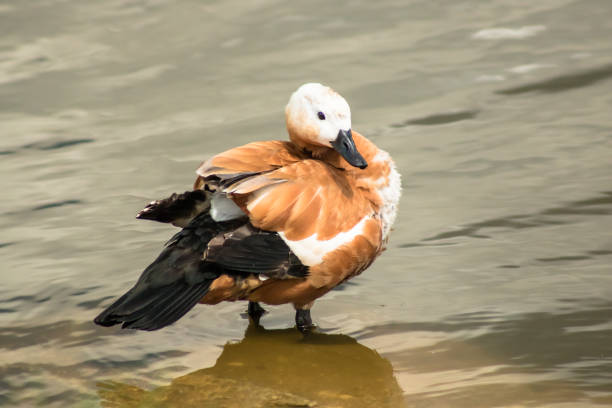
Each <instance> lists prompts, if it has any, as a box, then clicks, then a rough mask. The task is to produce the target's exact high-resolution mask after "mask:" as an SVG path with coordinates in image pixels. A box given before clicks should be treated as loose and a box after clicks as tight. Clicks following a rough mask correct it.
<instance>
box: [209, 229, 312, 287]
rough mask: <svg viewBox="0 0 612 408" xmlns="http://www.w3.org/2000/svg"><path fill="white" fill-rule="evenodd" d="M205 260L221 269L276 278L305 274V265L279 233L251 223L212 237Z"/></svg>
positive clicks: (301, 276) (306, 274)
mask: <svg viewBox="0 0 612 408" xmlns="http://www.w3.org/2000/svg"><path fill="white" fill-rule="evenodd" d="M206 261H207V262H211V263H215V264H217V265H219V266H221V267H222V268H224V269H228V270H232V271H239V272H244V273H255V274H264V275H266V276H268V277H271V278H277V279H283V278H288V277H297V278H304V277H306V276H308V267H307V266H305V265H303V264H302V263H301V262H300V260H299V259H298V258H297V256H295V254H294V253H293V252H291V249H289V247H288V246H287V244H286V243H285V241H283V239H282V238H281V237H280V235H278V233H276V232H272V231H264V230H260V229H257V228H255V227H253V226H252V225H250V224H245V225H243V226H241V227H239V228H237V229H235V230H233V231H231V232H229V233H225V234H222V235H219V236H217V237H215V238H213V239H212V240H211V241H210V242H209V244H208V250H207V253H206Z"/></svg>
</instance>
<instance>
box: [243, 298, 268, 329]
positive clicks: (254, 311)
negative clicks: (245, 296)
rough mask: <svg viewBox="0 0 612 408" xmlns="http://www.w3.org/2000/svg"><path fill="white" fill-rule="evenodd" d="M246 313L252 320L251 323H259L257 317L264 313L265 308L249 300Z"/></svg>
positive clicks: (259, 317)
mask: <svg viewBox="0 0 612 408" xmlns="http://www.w3.org/2000/svg"><path fill="white" fill-rule="evenodd" d="M247 313H248V314H249V317H250V318H251V319H252V320H253V323H255V324H257V325H259V319H261V316H263V315H264V313H266V309H264V308H263V307H261V305H260V304H259V303H257V302H251V301H249V308H248V310H247Z"/></svg>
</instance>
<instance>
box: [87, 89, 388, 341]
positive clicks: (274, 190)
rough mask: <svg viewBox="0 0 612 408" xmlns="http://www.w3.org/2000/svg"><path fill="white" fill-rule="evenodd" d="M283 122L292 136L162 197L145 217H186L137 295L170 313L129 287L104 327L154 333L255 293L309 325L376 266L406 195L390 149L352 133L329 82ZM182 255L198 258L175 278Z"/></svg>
mask: <svg viewBox="0 0 612 408" xmlns="http://www.w3.org/2000/svg"><path fill="white" fill-rule="evenodd" d="M285 117H286V121H287V130H288V133H289V138H290V141H288V142H287V141H284V142H283V141H267V142H253V143H249V144H246V145H244V146H240V147H236V148H233V149H230V150H227V151H225V152H223V153H220V154H218V155H216V156H214V157H212V158H210V159H209V160H207V161H205V162H204V163H203V164H202V165H201V166H200V167H199V168H198V169H197V174H198V177H197V179H196V181H195V183H194V192H193V193H190V192H187V193H184V194H182V195H178V196H177V195H173V196H171V197H170V198H168V199H166V200H161V201H157V202H153V203H151V204H150V205H149V206H147V208H145V210H143V211H142V212H141V213H139V218H149V219H154V220H158V221H163V222H172V223H174V224H175V225H183V224H185V223H187V227H186V228H185V229H184V230H183V231H182V232H181V233H179V234H177V237H178V238H177V237H175V238H173V240H171V241H170V243H169V244H168V248H167V249H166V250H165V251H164V252H162V254H161V255H160V258H158V260H157V261H156V262H154V263H153V264H152V265H151V266H150V267H149V268H147V269H146V270H145V272H144V273H143V277H141V279H140V280H139V282H138V283H137V285H136V286H135V287H134V289H132V291H131V292H134V293H140V292H142V293H149V292H151V293H152V295H151V296H153V297H155V296H157V297H158V298H159V300H158V301H159V304H161V305H162V306H163V307H161V306H158V307H157V309H160V310H161V309H163V310H164V312H163V313H162V314H161V315H162V316H164V318H165V320H163V322H161V323H159V322H156V320H155V316H152V315H151V313H146V311H143V310H142V309H139V308H138V305H140V304H142V305H145V306H146V305H149V307H150V304H151V303H153V304H155V303H156V302H157V300H156V299H157V298H155V299H153V300H155V302H154V301H151V300H150V299H147V298H143V297H142V296H141V297H137V299H136V300H132V299H131V298H130V296H128V295H130V293H131V292H128V294H126V295H124V297H122V298H121V299H119V300H118V301H117V302H115V304H113V305H112V306H111V307H109V309H107V310H106V311H105V312H103V313H102V314H101V315H100V316H99V317H98V318H97V319H96V322H98V323H100V324H103V325H111V324H116V323H120V322H123V323H124V327H135V328H141V329H145V330H154V329H157V328H160V327H163V325H165V324H169V323H168V322H170V323H172V321H174V320H176V319H178V318H180V316H182V314H184V313H185V312H186V311H185V309H186V310H188V308H190V307H192V306H193V304H195V302H200V303H205V304H217V303H220V302H222V301H235V300H248V301H250V302H251V303H250V305H253V304H254V303H253V302H263V303H267V304H283V303H292V304H293V305H294V306H295V307H296V310H297V314H296V322H297V323H298V327H299V328H300V329H305V328H306V326H309V325H310V315H309V311H308V310H309V308H310V307H311V306H312V304H313V302H314V300H316V299H317V298H318V297H320V296H322V295H324V294H325V293H327V292H328V291H329V290H331V289H333V288H334V287H335V286H337V285H339V284H340V283H342V282H344V281H345V280H347V279H350V278H351V277H353V276H355V275H357V274H359V273H361V272H362V271H363V270H365V269H366V268H367V267H369V266H370V265H371V263H372V262H373V261H374V259H375V258H376V257H377V256H378V255H379V254H380V253H381V252H382V250H383V249H384V245H385V243H386V241H387V236H388V233H389V230H390V227H391V224H392V223H393V221H394V218H395V213H396V206H397V202H398V200H399V194H400V185H399V174H398V173H397V171H396V170H395V167H394V164H393V162H392V161H391V159H390V157H389V155H388V154H387V153H386V152H384V151H382V150H380V149H378V148H377V147H376V146H375V145H374V144H373V143H372V142H370V141H369V140H368V139H366V138H365V137H364V136H362V135H360V134H359V133H357V132H352V131H351V126H350V125H351V123H350V109H349V107H348V104H347V103H346V101H345V100H344V99H343V98H342V97H341V96H340V95H338V94H337V93H336V92H334V91H333V90H331V89H330V88H327V87H323V86H322V85H319V84H306V85H304V86H302V87H301V88H300V89H298V91H296V92H295V93H294V94H293V95H292V97H291V99H290V101H289V104H288V105H287V108H286V110H285ZM198 192H200V193H198ZM196 193H198V194H196ZM190 206H191V207H190ZM179 209H180V211H178V210H179ZM174 211H177V212H180V214H178V213H177V214H174ZM173 217H174V218H173ZM173 219H176V220H177V221H176V222H175V221H173ZM178 220H180V222H179V221H178ZM185 220H186V221H185ZM185 243H188V244H185ZM178 251H182V252H181V254H183V253H184V254H183V255H180V256H181V257H182V258H179V259H187V260H188V261H189V262H188V263H187V264H186V265H185V266H183V267H180V268H183V269H182V270H181V269H180V268H179V270H178V271H177V270H176V268H177V267H176V265H175V264H176V262H175V261H173V263H172V264H170V266H171V268H174V269H173V272H172V273H173V274H174V275H169V276H170V278H169V277H168V276H167V275H164V270H163V268H162V267H161V266H160V265H162V264H163V265H162V266H164V265H166V264H165V263H164V262H165V259H166V257H170V258H168V259H175V258H172V257H173V256H174V255H173V254H175V253H178ZM166 253H168V254H167V255H164V254H166ZM164 267H168V266H164ZM198 271H200V272H198ZM167 273H170V272H167ZM188 273H189V274H191V275H189V276H187V274H188ZM198 273H199V274H198ZM155 279H158V280H159V282H160V283H159V284H158V286H160V288H159V289H155V288H156V287H157V286H155V285H156V283H155V282H156V281H155ZM146 282H153V283H146ZM177 282H178V283H177ZM185 282H187V283H185ZM189 282H196V283H194V284H192V283H189ZM179 283H180V285H179ZM196 284H197V285H200V286H197V285H196ZM139 285H141V286H143V285H144V286H143V287H144V289H143V288H141V287H139ZM147 285H148V286H147ZM169 285H170V286H169ZM181 285H183V286H185V285H186V287H187V288H188V289H186V290H185V291H186V292H188V293H190V295H189V299H188V301H185V302H183V303H184V304H185V305H183V306H181V307H178V306H176V305H177V304H180V305H182V304H183V303H181V302H180V298H179V300H168V299H167V297H168V296H170V294H172V296H181V295H180V291H181V289H180V287H182V286H181ZM191 285H196V286H197V287H198V288H199V289H198V291H196V290H195V289H192V288H191V287H192V286H191ZM150 286H153V288H151V287H150ZM137 289H139V290H140V291H138V290H137ZM201 291H204V295H203V296H201V297H199V298H197V297H196V296H197V294H198V293H200V292H201ZM192 292H193V293H192ZM177 293H178V294H177ZM158 294H159V295H158ZM126 296H127V297H126ZM134 296H135V295H134ZM143 296H144V295H143ZM132 297H133V296H132ZM124 298H125V299H124ZM122 299H123V300H122ZM164 302H165V303H164ZM190 305H191V306H190ZM128 306H129V307H128ZM157 309H155V308H154V310H157ZM166 309H169V310H170V311H166ZM175 309H176V310H175ZM251 310H252V309H251V306H250V307H249V312H251ZM253 310H255V309H253ZM173 314H174V315H176V316H178V317H176V319H174V320H172V319H171V317H172V316H173ZM143 316H144V317H143ZM171 320H172V321H171ZM162 323H163V324H162Z"/></svg>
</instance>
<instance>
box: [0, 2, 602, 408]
mask: <svg viewBox="0 0 612 408" xmlns="http://www.w3.org/2000/svg"><path fill="white" fill-rule="evenodd" d="M611 12H612V5H611V4H610V2H609V1H606V0H592V1H569V0H566V1H564V0H554V1H553V0H543V1H538V2H533V1H529V2H527V1H522V0H520V1H509V0H508V1H503V0H500V1H494V2H478V1H474V0H469V1H468V0H465V1H453V2H440V1H424V0H423V1H411V2H405V1H398V2H394V1H387V0H385V1H380V2H352V3H350V5H346V4H345V5H342V4H336V3H334V2H307V3H306V2H304V3H299V4H298V3H295V4H293V3H291V4H288V3H286V2H280V1H268V0H264V1H260V2H256V3H250V2H244V3H243V2H236V1H223V2H221V1H217V2H214V1H211V2H206V3H203V2H195V1H193V2H190V1H181V2H170V1H163V0H158V1H155V0H151V1H138V0H131V1H126V0H115V1H105V2H78V1H74V0H65V1H62V0H48V1H44V0H43V1H38V2H13V3H6V4H0V33H1V34H2V35H1V36H0V174H2V176H1V177H2V178H1V180H2V191H3V192H4V194H3V199H2V200H1V201H0V228H1V230H2V233H1V234H0V262H1V264H2V269H1V271H0V273H1V279H2V286H1V287H0V348H2V354H1V356H2V358H1V360H0V405H5V406H37V405H45V406H47V407H65V406H77V407H91V406H93V407H95V406H100V405H105V406H122V407H133V406H190V405H189V404H191V406H212V407H216V406H248V405H245V404H250V406H270V404H272V403H275V404H276V403H278V404H281V403H285V404H294V405H298V406H300V404H301V406H309V405H311V406H312V405H313V404H315V403H317V404H318V405H317V406H321V407H338V406H342V407H344V406H346V407H358V406H364V407H365V406H393V407H395V406H416V407H524V406H529V407H532V406H546V407H598V406H610V405H612V341H611V340H610V339H611V338H612V274H611V272H612V232H611V231H612V56H611V55H612V42H610V38H612V20H611V19H610V18H609V16H610V13H611ZM313 80H314V81H320V82H324V83H326V84H329V85H331V86H333V87H334V88H336V89H337V90H338V91H339V92H341V93H342V94H343V95H344V96H345V97H346V98H347V100H348V101H349V103H350V104H351V108H352V112H353V127H354V128H355V129H356V130H358V131H359V132H361V133H363V134H365V135H366V136H368V137H370V138H371V139H372V140H373V141H375V142H376V143H377V144H378V145H379V146H381V147H382V148H384V149H386V150H388V151H390V152H391V153H392V155H393V157H394V158H395V160H396V162H397V164H398V166H399V168H400V171H401V173H402V175H403V188H404V195H403V200H402V203H401V208H400V215H399V219H398V222H397V225H396V228H395V231H394V232H393V234H392V236H391V242H390V245H389V248H388V250H387V251H386V252H385V253H384V254H383V255H382V256H381V258H380V259H379V260H378V261H377V262H376V263H375V264H374V265H373V266H372V267H371V268H370V269H369V270H368V271H366V272H365V273H364V274H363V275H361V276H359V277H358V278H356V279H354V280H353V281H351V282H349V284H346V285H345V286H343V287H341V288H340V289H341V290H337V291H334V292H332V293H330V294H328V295H327V296H325V297H324V298H323V299H321V300H319V301H318V302H317V304H316V306H315V307H314V309H313V318H314V320H315V321H316V322H317V323H318V324H319V326H320V327H321V333H320V334H319V335H317V336H314V337H313V338H310V339H303V338H302V337H301V336H300V335H298V334H297V333H296V332H295V331H293V330H285V329H287V328H290V327H291V325H292V321H293V312H292V310H291V308H290V307H270V308H269V309H270V312H271V313H269V314H267V315H266V316H265V317H264V318H263V321H262V322H263V325H264V327H265V328H266V330H263V329H260V330H255V329H253V328H249V329H248V330H247V326H248V322H247V321H246V320H244V319H242V318H241V317H240V313H241V312H243V309H244V305H243V304H224V305H220V306H216V307H214V308H212V307H203V306H202V307H198V308H196V309H194V310H193V311H192V312H191V313H190V314H189V315H187V316H186V317H185V318H183V319H182V320H180V321H179V322H178V323H177V324H175V325H173V326H171V327H168V328H167V329H164V330H162V331H159V332H152V333H144V332H126V331H121V330H118V329H104V328H100V327H96V326H94V325H93V323H91V319H92V318H93V317H94V316H95V315H96V314H97V313H98V312H99V311H100V310H101V308H102V307H104V306H105V305H107V304H109V303H110V301H111V299H113V298H114V297H116V296H118V295H119V294H121V293H123V291H125V290H126V289H127V288H129V287H130V285H131V284H132V283H133V282H134V280H135V279H136V278H137V276H138V275H139V273H140V271H141V270H142V268H143V267H144V266H146V265H147V264H148V263H149V262H150V261H151V260H152V259H153V258H154V257H155V256H156V255H157V253H158V251H159V250H160V248H161V246H162V244H163V242H164V241H165V240H166V239H167V238H168V237H169V236H170V235H171V234H172V230H171V229H170V228H169V227H167V226H165V225H155V224H153V223H147V222H142V221H138V220H136V219H135V218H134V215H135V213H136V212H137V211H138V210H140V209H141V208H142V207H143V205H144V204H145V203H147V202H148V201H150V200H152V199H155V198H160V197H162V196H165V195H167V194H169V193H171V192H174V191H183V190H185V189H188V188H189V186H190V185H191V183H192V181H193V178H194V173H193V171H194V169H195V168H196V167H197V165H198V164H199V163H200V161H202V160H203V159H206V158H207V157H209V156H211V155H212V154H214V153H215V152H219V151H222V150H224V149H227V148H229V147H232V146H235V145H240V144H243V143H246V142H249V141H252V140H261V139H283V138H285V130H284V123H283V113H282V109H283V107H284V105H285V103H286V101H287V99H288V96H289V94H290V92H292V91H293V90H294V89H295V88H296V87H297V86H298V85H299V84H301V83H303V82H307V81H313ZM113 404H114V405H113ZM206 404H208V405H206ZM258 404H259V405H258Z"/></svg>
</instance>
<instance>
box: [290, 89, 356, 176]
mask: <svg viewBox="0 0 612 408" xmlns="http://www.w3.org/2000/svg"><path fill="white" fill-rule="evenodd" d="M285 117H286V121H287V131H288V132H289V137H290V139H291V141H292V142H293V143H295V144H296V145H297V146H299V147H300V148H302V149H305V150H307V151H309V152H311V153H312V155H313V156H315V157H321V156H323V155H325V154H326V153H328V152H329V149H330V148H331V149H333V150H335V151H336V152H338V153H339V154H340V155H341V156H342V157H343V158H344V159H345V160H346V161H347V162H348V163H349V164H350V165H351V166H354V167H358V168H360V169H365V168H366V167H367V166H368V163H367V162H366V160H365V159H364V158H363V156H362V155H361V154H360V152H359V151H358V150H357V147H356V146H355V141H354V140H353V134H352V132H351V108H350V107H349V104H348V103H347V102H346V100H345V99H344V98H343V97H342V96H341V95H340V94H338V93H337V92H336V91H334V90H333V89H331V88H329V87H327V86H324V85H321V84H318V83H307V84H304V85H302V86H300V87H299V88H298V89H297V91H295V92H294V93H293V94H292V95H291V98H290V99H289V103H288V104H287V107H286V108H285Z"/></svg>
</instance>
